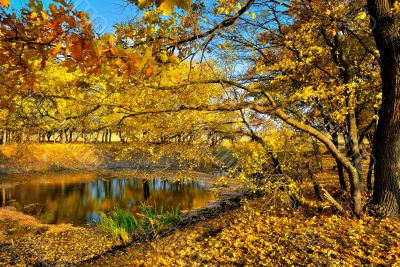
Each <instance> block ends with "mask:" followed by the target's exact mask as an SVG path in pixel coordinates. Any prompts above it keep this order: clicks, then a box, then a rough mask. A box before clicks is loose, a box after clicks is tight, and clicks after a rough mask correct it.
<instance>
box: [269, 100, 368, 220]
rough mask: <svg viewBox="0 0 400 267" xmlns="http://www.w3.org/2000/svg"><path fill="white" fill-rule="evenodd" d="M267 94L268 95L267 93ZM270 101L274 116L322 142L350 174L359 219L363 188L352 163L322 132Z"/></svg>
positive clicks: (355, 208) (354, 208) (352, 194)
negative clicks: (296, 118) (294, 117)
mask: <svg viewBox="0 0 400 267" xmlns="http://www.w3.org/2000/svg"><path fill="white" fill-rule="evenodd" d="M265 94H266V93H265ZM266 97H267V99H268V101H269V102H270V103H271V105H272V106H273V107H276V109H275V110H274V114H275V115H276V116H277V117H279V118H280V119H281V120H283V121H284V122H286V123H288V124H289V125H292V126H293V127H295V128H297V129H299V130H302V131H304V132H307V133H309V134H311V135H312V136H314V137H315V138H317V139H318V140H319V141H320V142H322V143H323V144H324V145H325V146H326V147H327V148H328V150H329V151H330V152H331V154H332V156H333V157H334V158H335V159H337V160H339V161H340V162H341V163H342V164H343V167H344V168H345V169H346V170H347V171H348V172H349V179H350V188H351V196H352V201H353V212H354V214H355V215H356V216H357V217H359V216H360V215H361V214H362V199H361V189H362V186H361V185H360V180H359V178H358V172H357V169H356V168H355V167H354V166H353V164H352V162H351V161H349V160H348V159H347V157H346V156H344V155H343V154H342V153H341V152H340V151H339V150H338V149H337V148H336V146H335V145H334V144H333V142H332V141H331V140H330V139H329V138H328V137H327V136H325V135H324V134H323V133H322V132H320V131H318V130H316V129H315V128H313V127H312V126H309V125H307V124H304V123H302V122H300V121H298V120H295V119H293V118H291V117H290V116H289V115H287V114H286V113H285V111H284V110H283V109H281V108H278V107H277V105H276V103H275V101H274V100H273V98H272V97H271V96H270V95H269V94H266Z"/></svg>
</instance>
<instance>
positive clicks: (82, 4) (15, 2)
mask: <svg viewBox="0 0 400 267" xmlns="http://www.w3.org/2000/svg"><path fill="white" fill-rule="evenodd" d="M27 2H28V0H11V5H10V8H11V9H17V10H18V9H20V8H21V7H22V6H24V5H26V3H27ZM52 2H53V1H51V0H43V4H44V6H47V5H48V4H50V3H52ZM72 2H73V3H74V5H75V7H76V8H77V9H79V10H83V11H85V12H87V13H89V14H90V15H91V17H92V20H93V21H94V24H95V25H97V24H98V25H99V26H98V27H97V30H98V31H101V32H103V33H104V32H111V31H112V30H113V25H114V24H115V23H117V22H123V21H127V20H129V18H132V17H134V16H136V15H137V10H136V9H135V8H134V7H133V6H132V5H130V6H127V4H126V1H125V0H72Z"/></svg>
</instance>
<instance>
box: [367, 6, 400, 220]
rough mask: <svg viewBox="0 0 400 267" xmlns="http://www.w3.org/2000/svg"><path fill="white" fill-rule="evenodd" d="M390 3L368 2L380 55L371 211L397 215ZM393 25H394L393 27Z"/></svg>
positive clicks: (397, 110) (399, 48)
mask: <svg viewBox="0 0 400 267" xmlns="http://www.w3.org/2000/svg"><path fill="white" fill-rule="evenodd" d="M393 3H394V1H389V0H368V10H369V13H370V15H371V17H372V18H373V21H372V26H373V34H374V37H375V41H376V45H377V47H378V50H379V52H380V56H381V58H380V64H381V77H382V105H381V109H380V111H379V122H378V126H377V131H376V134H375V138H374V142H375V143H374V154H375V158H376V164H375V183H374V194H373V198H372V201H371V210H372V212H373V213H374V214H375V215H377V216H398V215H399V206H400V188H399V187H400V31H399V24H400V23H399V22H396V20H398V18H397V17H396V16H397V15H395V14H394V13H393V11H392V10H391V8H392V7H393ZM396 24H397V25H396Z"/></svg>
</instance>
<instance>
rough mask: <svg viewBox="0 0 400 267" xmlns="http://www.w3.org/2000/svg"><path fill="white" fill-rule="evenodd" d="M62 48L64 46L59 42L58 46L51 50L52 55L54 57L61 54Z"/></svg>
mask: <svg viewBox="0 0 400 267" xmlns="http://www.w3.org/2000/svg"><path fill="white" fill-rule="evenodd" d="M61 46H62V44H61V42H59V43H58V44H57V46H56V47H54V48H53V49H52V50H51V55H52V56H55V55H57V54H58V52H60V50H61Z"/></svg>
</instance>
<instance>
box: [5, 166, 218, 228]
mask: <svg viewBox="0 0 400 267" xmlns="http://www.w3.org/2000/svg"><path fill="white" fill-rule="evenodd" d="M195 176H196V175H194V174H182V173H175V172H142V171H98V172H82V173H54V174H29V175H13V176H4V177H0V205H1V206H3V207H4V206H14V207H16V208H17V209H18V210H21V211H23V212H24V213H28V214H31V215H33V216H35V217H37V218H38V219H39V220H40V221H41V222H42V223H48V224H60V223H71V224H74V225H86V224H93V223H95V222H98V221H99V212H104V213H107V212H110V211H112V210H113V209H114V207H116V206H118V207H120V208H121V209H123V210H130V211H131V212H133V213H134V214H135V213H137V212H138V206H139V205H140V204H141V203H146V204H147V205H150V206H152V207H156V208H157V209H160V208H162V209H163V210H168V209H172V208H176V207H178V206H179V208H180V209H181V210H190V209H196V208H200V207H205V206H207V204H208V203H209V202H210V201H212V200H215V199H216V196H215V195H214V194H213V193H212V192H210V191H208V190H207V186H206V183H205V182H204V180H202V178H199V177H195ZM197 176H198V175H197ZM196 178H199V179H196ZM178 180H180V181H181V182H178ZM174 181H176V182H174Z"/></svg>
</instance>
